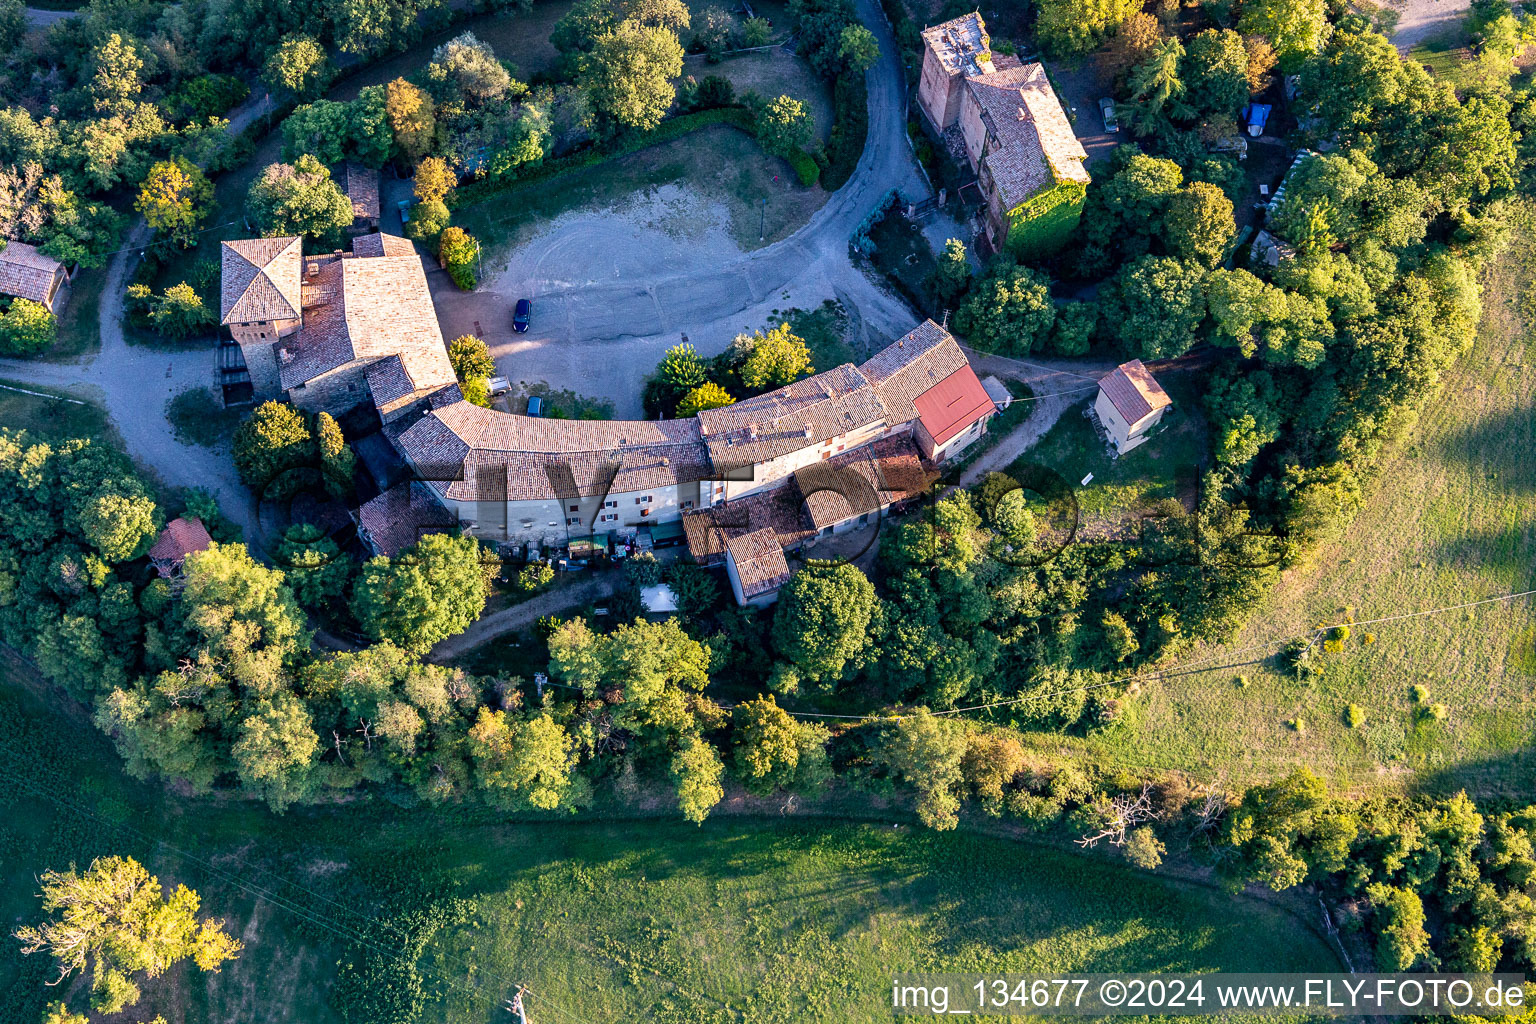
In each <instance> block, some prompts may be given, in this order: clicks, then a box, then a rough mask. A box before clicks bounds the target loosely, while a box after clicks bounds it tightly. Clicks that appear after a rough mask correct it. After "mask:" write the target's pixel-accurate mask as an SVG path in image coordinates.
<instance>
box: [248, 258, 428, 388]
mask: <svg viewBox="0 0 1536 1024" xmlns="http://www.w3.org/2000/svg"><path fill="white" fill-rule="evenodd" d="M310 265H311V266H312V267H313V268H314V269H315V270H316V273H314V274H310V275H308V276H307V277H306V279H305V281H304V302H303V304H304V307H305V313H304V322H303V324H302V326H301V327H300V328H299V331H298V333H297V334H296V335H293V336H291V337H289V338H285V339H283V340H282V341H281V342H279V343H278V346H277V362H278V375H279V377H280V379H281V382H282V386H283V388H284V389H287V388H294V387H298V386H299V385H301V384H304V383H306V382H308V381H311V380H314V379H315V378H316V377H318V376H320V375H321V374H323V373H327V372H329V371H331V370H334V369H336V368H337V367H339V366H344V365H346V364H347V363H350V362H352V361H353V360H355V359H388V358H390V357H391V356H394V357H398V358H399V359H400V361H401V363H402V365H403V367H404V369H405V372H406V373H408V374H409V375H410V379H411V382H412V383H413V384H414V385H415V387H417V388H428V387H435V386H438V385H443V384H451V383H453V382H454V381H455V380H456V379H457V378H456V377H455V376H454V373H453V364H451V363H450V362H449V361H448V349H447V347H446V346H444V344H443V334H442V330H441V329H440V328H439V327H438V324H437V311H436V310H435V309H434V308H433V305H432V295H431V292H430V291H429V290H428V288H427V276H426V274H425V273H424V272H423V271H422V267H421V260H420V258H419V257H417V256H414V255H411V256H376V257H368V258H357V257H350V258H349V257H346V256H331V257H327V258H326V259H323V260H311V261H310Z"/></svg>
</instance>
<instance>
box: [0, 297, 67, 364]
mask: <svg viewBox="0 0 1536 1024" xmlns="http://www.w3.org/2000/svg"><path fill="white" fill-rule="evenodd" d="M58 336H59V330H58V322H57V321H56V320H55V319H54V316H53V314H52V313H50V312H48V307H47V306H45V305H43V304H42V303H41V302H33V301H32V300H31V299H20V298H18V299H12V300H11V308H10V309H8V310H6V311H5V315H4V316H3V317H0V354H4V355H8V356H30V355H35V354H37V353H38V352H41V351H42V350H43V349H45V348H49V347H51V346H52V345H53V343H54V342H55V341H56V340H57V339H58Z"/></svg>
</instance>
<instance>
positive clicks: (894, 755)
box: [873, 708, 966, 832]
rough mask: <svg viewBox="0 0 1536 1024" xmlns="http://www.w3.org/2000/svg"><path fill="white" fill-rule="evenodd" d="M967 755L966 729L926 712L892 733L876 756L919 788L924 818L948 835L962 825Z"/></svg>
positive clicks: (908, 719) (901, 723) (919, 807)
mask: <svg viewBox="0 0 1536 1024" xmlns="http://www.w3.org/2000/svg"><path fill="white" fill-rule="evenodd" d="M965 753H966V739H965V731H964V730H963V729H961V728H960V727H959V725H958V724H957V723H955V722H952V721H950V720H948V719H944V718H935V717H934V716H933V715H932V714H930V713H929V712H928V710H927V709H926V708H920V709H919V710H918V711H916V712H915V713H913V714H910V715H907V716H906V717H905V718H903V719H901V720H900V721H899V722H897V723H896V727H895V728H894V729H890V730H888V731H887V732H886V734H885V735H884V736H883V737H882V739H881V741H880V743H879V745H878V746H877V747H876V748H875V750H874V751H873V758H874V761H875V763H876V764H877V765H879V766H881V767H883V768H885V770H886V771H887V772H889V773H890V775H891V776H892V777H893V778H894V777H900V778H902V779H904V780H905V781H906V782H907V783H908V784H909V785H911V786H912V787H913V788H915V789H916V790H917V794H918V798H917V817H918V820H919V821H921V822H922V823H923V824H924V825H927V826H928V827H929V828H931V829H935V830H937V831H940V832H943V831H947V830H949V829H952V828H954V827H955V826H956V825H958V824H959V823H960V816H959V812H960V797H959V794H958V792H957V790H958V788H959V784H960V782H961V781H962V778H963V774H962V772H961V763H962V761H963V759H964V757H965Z"/></svg>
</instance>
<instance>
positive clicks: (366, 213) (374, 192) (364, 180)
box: [339, 161, 379, 248]
mask: <svg viewBox="0 0 1536 1024" xmlns="http://www.w3.org/2000/svg"><path fill="white" fill-rule="evenodd" d="M339 177H340V178H341V190H342V191H343V192H345V193H346V194H347V198H348V199H350V200H351V201H352V217H353V219H354V220H356V219H358V218H362V219H364V220H378V219H379V172H378V171H376V170H374V169H373V168H371V167H364V166H363V165H362V164H355V163H351V162H350V161H349V162H348V163H347V164H346V165H345V166H343V167H342V173H341V174H340V175H339ZM354 248H355V247H354Z"/></svg>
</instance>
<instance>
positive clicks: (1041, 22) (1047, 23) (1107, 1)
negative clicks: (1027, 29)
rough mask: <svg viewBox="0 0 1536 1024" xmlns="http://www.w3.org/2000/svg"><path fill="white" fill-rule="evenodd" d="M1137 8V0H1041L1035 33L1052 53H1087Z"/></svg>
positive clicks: (1041, 43) (1066, 54) (1061, 55)
mask: <svg viewBox="0 0 1536 1024" xmlns="http://www.w3.org/2000/svg"><path fill="white" fill-rule="evenodd" d="M1139 10H1141V4H1139V3H1137V2H1136V0H1041V3H1040V5H1039V14H1038V16H1037V17H1036V20H1035V37H1036V38H1037V39H1038V40H1039V41H1040V45H1041V47H1043V48H1044V49H1045V51H1046V52H1047V53H1048V54H1050V55H1051V56H1055V57H1066V56H1071V55H1072V54H1077V53H1087V52H1088V51H1090V50H1092V49H1094V48H1096V47H1097V46H1098V45H1099V44H1100V43H1101V42H1103V41H1104V38H1105V37H1106V36H1108V35H1110V34H1111V33H1113V32H1114V31H1115V30H1116V29H1118V28H1119V27H1120V26H1121V24H1123V23H1124V22H1125V20H1126V19H1127V18H1129V17H1130V16H1131V15H1132V14H1135V13H1136V12H1137V11H1139Z"/></svg>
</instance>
